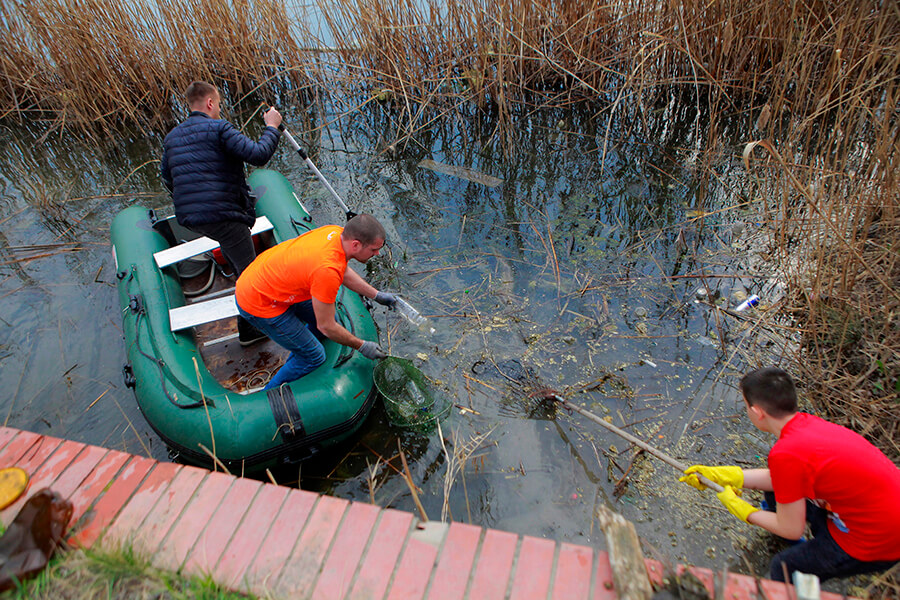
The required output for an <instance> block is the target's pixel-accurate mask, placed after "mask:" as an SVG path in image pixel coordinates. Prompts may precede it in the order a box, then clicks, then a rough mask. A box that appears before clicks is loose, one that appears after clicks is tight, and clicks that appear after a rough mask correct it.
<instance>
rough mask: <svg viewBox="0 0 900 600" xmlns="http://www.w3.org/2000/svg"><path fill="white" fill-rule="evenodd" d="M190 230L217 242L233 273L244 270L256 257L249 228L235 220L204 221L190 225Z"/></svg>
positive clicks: (237, 273)
mask: <svg viewBox="0 0 900 600" xmlns="http://www.w3.org/2000/svg"><path fill="white" fill-rule="evenodd" d="M189 229H190V230H192V231H196V232H197V233H199V234H200V235H205V236H206V237H208V238H210V239H213V240H215V241H217V242H219V246H220V247H221V248H222V254H223V255H224V256H225V259H226V260H227V261H228V262H229V263H231V268H232V269H234V274H235V275H236V276H237V275H240V274H241V273H243V272H244V269H246V268H247V267H248V266H250V263H252V262H253V259H254V258H256V250H255V249H254V248H253V238H252V237H251V236H250V228H249V227H247V226H246V225H244V224H243V223H238V222H236V221H220V222H218V223H205V224H203V225H191V226H190V227H189Z"/></svg>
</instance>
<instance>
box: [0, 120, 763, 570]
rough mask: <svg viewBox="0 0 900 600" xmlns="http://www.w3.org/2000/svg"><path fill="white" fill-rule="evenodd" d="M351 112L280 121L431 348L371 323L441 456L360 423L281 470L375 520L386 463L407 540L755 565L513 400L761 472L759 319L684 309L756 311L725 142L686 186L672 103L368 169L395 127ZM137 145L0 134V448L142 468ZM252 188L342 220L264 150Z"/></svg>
mask: <svg viewBox="0 0 900 600" xmlns="http://www.w3.org/2000/svg"><path fill="white" fill-rule="evenodd" d="M369 107H370V110H369V112H365V113H360V112H356V113H351V114H350V115H349V116H345V117H343V118H341V119H335V120H334V122H332V123H331V124H329V125H325V126H322V125H321V124H317V125H318V126H321V127H322V129H321V130H320V131H319V132H317V133H315V134H311V133H308V131H309V126H308V125H301V123H307V124H308V123H309V117H308V115H305V116H301V115H300V114H298V113H294V112H292V111H291V110H289V109H286V111H285V112H286V117H287V123H288V124H289V128H290V129H292V130H293V133H294V134H295V137H297V138H298V140H300V141H301V143H303V144H304V145H307V146H308V147H309V149H310V154H311V157H312V158H313V160H314V162H316V164H317V165H318V166H319V168H320V169H321V170H322V172H323V173H324V174H325V175H326V177H328V179H329V180H330V181H331V183H332V185H333V186H334V187H335V188H336V189H337V190H338V191H339V192H340V193H341V195H342V196H343V197H344V199H345V200H346V201H347V203H348V204H349V205H350V207H351V208H352V209H354V210H356V211H358V212H362V211H366V212H371V213H373V214H374V215H375V216H377V217H378V218H379V219H380V220H381V221H382V222H383V223H384V224H385V225H386V228H387V230H388V233H389V238H390V239H389V241H388V243H389V246H390V249H391V253H390V256H389V258H387V259H385V260H382V261H380V262H378V263H375V264H372V265H370V267H369V269H368V271H369V273H368V277H369V278H370V280H371V281H373V282H374V283H375V284H376V286H379V287H382V288H384V289H389V290H393V291H399V292H400V293H401V294H402V295H403V296H404V297H405V298H406V299H407V300H408V301H409V302H410V303H411V304H412V305H413V306H415V307H416V308H417V309H418V310H419V311H420V312H421V313H422V314H424V315H426V316H427V317H428V318H429V322H430V324H431V326H432V327H434V329H435V331H434V332H433V333H425V332H423V331H421V330H418V329H414V328H412V327H411V326H410V325H409V324H408V323H406V322H405V321H402V320H401V319H400V318H399V317H398V316H397V315H396V314H393V313H386V312H385V311H384V310H383V309H381V307H378V308H376V311H375V316H376V322H377V323H378V326H379V328H380V331H381V341H382V345H383V346H384V347H386V348H388V349H389V350H390V353H391V354H393V355H396V356H400V357H405V358H409V359H411V360H413V361H414V362H415V363H416V364H417V365H418V366H419V367H420V368H421V369H422V371H423V372H424V373H425V374H426V375H427V376H428V377H429V378H431V380H432V381H433V384H434V387H435V390H436V392H437V393H438V394H441V395H442V396H443V397H445V398H448V399H449V400H450V401H452V403H453V404H454V408H453V410H452V411H451V414H450V416H449V417H448V418H447V419H446V420H445V421H444V422H443V423H442V433H443V438H444V441H445V443H444V445H442V444H441V440H440V437H439V436H438V434H437V432H431V433H429V434H420V433H416V432H411V431H404V430H401V429H398V428H394V427H392V426H391V425H390V424H389V423H388V422H387V420H386V418H385V415H384V412H383V410H381V409H380V408H378V409H376V411H374V412H373V415H372V417H371V419H370V420H369V421H368V423H367V424H366V426H365V427H364V433H363V435H362V437H361V439H360V440H359V443H357V444H353V445H350V446H348V447H347V448H346V449H345V450H344V451H343V452H342V453H341V454H342V455H341V456H337V455H336V456H333V457H328V458H327V459H326V460H323V461H320V462H318V463H316V464H307V465H305V466H304V467H303V473H302V486H303V487H304V488H307V489H311V490H315V491H319V492H325V493H330V494H334V495H337V496H341V497H344V498H351V499H356V500H363V501H368V500H369V499H370V497H371V496H370V494H373V493H374V499H375V502H376V503H377V504H379V505H381V506H392V507H397V508H402V509H406V510H415V505H414V502H413V498H412V495H411V493H410V490H409V487H408V486H407V485H406V483H405V481H404V480H403V478H402V477H400V476H399V475H398V471H399V469H401V468H402V466H401V462H400V460H399V457H398V456H397V454H398V450H397V448H398V439H399V442H400V446H401V447H402V448H403V451H404V452H405V454H406V456H407V459H408V461H409V466H410V470H411V473H412V479H413V481H414V482H415V483H416V484H417V485H418V487H419V491H418V493H419V497H420V499H421V501H422V504H423V506H424V508H425V510H426V512H427V514H428V516H429V518H432V519H439V518H441V515H442V513H443V514H445V515H447V516H448V517H449V518H452V519H454V520H458V521H467V522H472V523H475V524H478V525H483V526H489V527H496V528H500V529H505V530H509V531H514V532H519V533H527V534H531V535H537V536H545V537H548V538H553V539H558V540H567V541H572V542H575V543H584V544H591V545H596V546H602V545H603V537H602V534H601V532H600V531H599V530H598V526H597V524H596V522H595V519H594V516H593V515H594V513H595V509H596V507H597V506H598V505H602V504H605V505H608V506H611V507H612V508H614V509H615V510H617V511H619V512H621V513H622V514H623V515H624V516H625V517H626V518H628V519H630V520H632V521H634V522H635V523H636V525H637V528H638V533H639V534H640V535H641V536H642V538H644V539H645V540H646V541H648V542H649V543H650V544H652V545H653V546H655V547H656V548H657V549H658V550H659V552H660V556H659V557H660V558H663V559H668V560H673V561H683V562H690V563H696V564H702V565H704V566H709V567H714V568H721V567H723V566H725V565H726V564H728V565H729V568H730V569H732V570H739V571H745V570H746V569H745V566H744V563H743V561H742V559H741V558H740V556H741V551H740V550H739V549H738V547H739V546H741V545H746V544H749V545H750V546H751V547H753V548H755V550H752V551H751V561H756V562H757V564H759V560H763V562H764V559H761V558H760V556H761V553H760V551H759V544H760V541H759V535H758V534H757V533H756V531H755V530H753V529H751V528H750V527H748V526H745V525H742V524H741V523H739V522H738V521H736V520H735V519H734V518H733V517H731V516H730V515H728V514H727V513H726V512H725V511H724V510H720V508H719V504H718V502H717V500H716V499H715V497H713V495H712V494H698V493H697V492H695V491H694V490H693V489H690V488H687V487H686V486H684V485H682V484H679V483H678V481H677V476H678V474H677V472H676V471H674V470H673V469H672V468H671V467H670V466H668V465H666V464H664V463H661V462H659V461H658V460H656V459H654V458H650V457H644V456H642V457H638V458H634V456H635V452H634V449H633V448H630V447H629V446H630V445H629V444H628V443H627V442H625V441H624V440H622V439H620V438H618V437H616V436H615V435H613V434H611V433H608V432H607V431H606V430H604V429H602V428H600V427H598V426H597V425H596V424H593V423H591V422H590V421H588V420H586V419H583V418H581V417H579V416H577V415H575V416H571V415H568V414H565V412H562V413H555V414H554V412H553V411H550V410H546V407H544V406H542V404H541V402H540V401H539V400H538V399H536V398H534V397H532V396H531V395H529V390H530V388H531V387H533V385H531V384H534V385H540V386H546V387H549V388H552V389H553V390H554V391H555V392H556V393H559V394H560V395H562V396H565V397H566V398H568V399H570V400H572V401H573V402H576V403H578V404H580V405H582V406H584V407H586V408H588V409H589V410H591V411H593V412H595V413H596V414H598V415H599V416H601V417H608V418H609V419H610V421H611V422H612V423H613V424H615V425H617V426H620V427H623V428H625V429H627V430H628V431H630V432H631V433H633V434H634V435H637V436H639V437H641V438H642V439H644V440H646V441H647V442H648V443H650V444H652V445H654V446H657V447H659V448H660V449H662V450H663V451H664V452H667V453H669V454H671V455H673V456H674V457H676V458H678V459H679V460H682V461H684V462H686V463H688V464H693V463H694V462H708V463H718V462H728V463H734V462H735V461H737V462H738V464H742V465H745V466H756V465H761V464H762V462H763V460H764V456H765V454H766V451H767V449H768V447H769V444H770V442H771V441H770V440H766V439H763V437H762V434H760V433H758V432H755V431H752V430H751V426H750V425H749V424H748V423H747V422H746V420H745V418H744V416H743V409H742V405H741V404H740V397H739V393H738V392H737V391H736V386H737V380H738V379H739V376H740V374H741V373H742V372H743V370H744V369H745V368H747V367H748V366H751V367H752V366H757V364H762V363H765V362H767V361H768V360H771V358H766V356H767V353H768V352H770V350H771V349H770V348H767V347H766V346H767V345H769V344H771V342H767V341H766V339H767V338H766V337H763V336H760V335H758V332H759V331H760V330H759V328H758V327H757V325H758V324H759V321H760V316H759V315H760V314H761V313H754V312H753V311H751V312H750V313H742V314H746V317H745V318H738V317H735V316H734V315H728V314H726V313H724V312H721V311H717V310H715V309H713V308H711V307H710V306H708V305H706V304H703V303H699V302H697V301H696V300H697V299H698V294H697V290H698V288H708V292H707V293H706V295H705V296H704V297H703V299H705V300H709V301H715V299H716V298H717V297H721V300H720V301H721V302H722V305H723V306H726V307H727V306H731V307H733V306H734V305H735V304H737V303H738V302H739V300H741V299H742V298H743V296H742V294H744V293H746V292H749V293H756V292H760V291H761V290H762V289H764V288H765V289H770V288H771V287H772V282H771V281H769V280H768V279H767V278H765V277H754V276H753V274H752V273H750V272H748V268H747V262H746V257H747V255H748V252H749V250H748V248H750V247H751V240H752V239H753V238H754V236H756V235H757V234H758V233H759V230H760V228H761V227H762V226H761V225H760V224H759V223H758V222H757V221H758V218H757V217H756V216H755V215H754V214H753V213H751V212H748V211H747V209H746V208H744V203H745V202H746V198H745V197H744V194H743V193H742V192H741V190H740V189H737V187H736V184H735V183H734V179H736V178H734V177H733V176H732V170H733V169H734V168H736V165H737V164H738V160H739V154H740V149H739V145H738V144H739V141H740V140H739V139H738V138H737V137H734V138H733V139H729V138H728V137H725V138H723V139H722V141H721V142H722V143H721V148H720V149H721V152H720V155H719V156H718V158H717V160H718V161H719V162H718V164H716V165H714V167H715V171H716V174H717V176H716V177H713V178H711V179H710V180H709V182H708V184H707V183H705V182H704V180H703V177H702V172H701V170H700V169H698V168H697V167H696V165H694V163H693V161H695V160H697V158H696V156H695V155H694V153H693V152H692V149H693V148H695V137H694V136H695V135H696V133H695V132H694V128H693V124H694V119H693V115H691V114H687V113H685V112H684V111H680V110H676V107H675V106H674V105H670V106H669V107H659V110H658V111H657V112H656V113H654V114H650V115H645V118H643V119H636V120H635V121H634V122H618V121H613V123H612V127H611V128H610V130H609V132H608V136H607V131H606V129H605V125H606V118H605V117H603V118H598V119H591V118H590V116H589V115H579V114H574V113H558V114H549V115H538V116H532V117H530V118H529V119H527V120H526V119H523V120H522V122H521V124H520V125H518V126H517V127H516V128H515V129H514V130H513V132H512V134H511V135H512V137H513V140H512V143H511V144H509V145H508V148H510V150H509V151H508V152H506V153H505V152H504V151H503V148H504V146H503V144H501V140H500V136H499V135H498V134H497V131H496V123H481V124H480V125H478V124H476V125H467V126H463V125H462V124H460V123H459V122H456V121H451V120H446V121H437V122H436V123H435V124H434V125H433V126H430V127H428V128H427V129H425V130H423V131H421V132H419V133H418V134H417V135H416V136H415V139H414V140H413V141H410V142H409V143H408V144H407V145H406V146H405V147H399V148H397V147H389V144H390V143H391V142H392V141H393V138H394V132H395V130H396V125H395V124H394V122H393V121H392V119H396V118H398V116H397V114H395V113H391V112H390V110H389V108H387V107H379V106H377V105H374V104H370V105H369ZM235 120H237V119H235ZM292 123H294V124H296V125H294V126H293V127H291V126H290V124H292ZM598 123H599V125H597V124H598ZM733 126H734V127H735V130H736V131H737V130H739V129H740V126H741V124H740V123H735V124H733ZM257 131H258V129H254V130H252V131H251V133H253V134H254V135H255V134H256V132H257ZM727 131H728V130H726V136H727V135H731V134H728V133H727ZM160 141H161V140H160V139H159V138H155V137H141V136H134V137H132V138H129V139H121V140H119V141H117V142H116V143H114V144H110V145H109V146H104V147H102V148H98V147H96V145H94V144H87V143H83V142H81V141H79V140H76V139H73V138H71V137H68V136H62V137H60V136H58V135H54V136H51V137H50V138H49V139H47V140H41V139H40V138H39V137H38V135H37V134H34V133H31V132H30V131H28V130H26V129H24V128H17V127H12V128H4V130H3V131H2V141H0V144H2V152H0V156H2V158H0V184H2V188H0V194H2V195H0V235H2V240H0V367H2V371H0V388H2V389H3V390H5V393H4V394H3V395H2V398H3V401H2V403H0V411H2V418H3V420H4V422H5V423H7V424H8V425H10V426H14V427H19V428H23V429H28V430H32V431H36V432H39V433H43V434H50V435H55V436H60V437H66V438H70V439H75V440H78V441H82V442H87V443H91V444H99V445H104V446H107V447H112V448H117V449H120V450H125V451H128V452H132V453H138V454H145V455H146V454H149V455H151V456H153V457H155V458H158V459H166V458H167V452H166V449H165V448H164V447H163V445H162V443H161V442H160V440H159V439H158V438H156V436H155V435H154V434H153V432H152V431H151V430H150V428H149V427H148V426H147V424H146V423H145V422H144V421H143V418H142V417H141V415H140V413H139V411H138V409H137V406H136V404H135V401H134V398H133V396H132V394H131V392H130V391H129V390H127V389H126V388H125V387H124V385H123V382H122V374H121V368H122V365H123V363H124V362H125V349H124V344H123V341H122V336H121V324H120V316H119V307H118V304H117V301H116V297H115V288H114V267H113V265H112V259H111V255H110V249H109V232H108V229H109V224H110V222H111V221H112V218H113V217H114V215H115V214H116V212H117V211H118V210H120V209H121V208H123V207H125V206H127V205H130V204H132V203H139V204H141V205H144V206H146V207H148V208H156V209H163V210H165V209H167V208H168V207H169V200H168V198H167V196H166V194H165V193H164V192H163V188H162V185H161V183H160V181H159V179H158V177H157V169H158V163H157V162H154V161H156V160H157V159H158V157H159V151H160ZM422 161H426V162H424V163H423V162H422ZM429 161H430V162H429ZM269 167H270V168H273V169H276V170H278V171H280V172H282V173H284V174H285V175H286V176H287V177H288V179H289V180H290V181H291V182H292V183H293V184H294V186H295V188H296V189H297V192H298V195H299V196H300V197H301V198H303V199H304V203H305V204H306V206H307V207H308V208H309V209H310V210H311V211H312V213H313V215H314V216H315V218H316V219H317V221H318V222H319V224H325V223H341V222H343V213H342V211H341V210H340V209H339V208H338V207H337V206H336V204H334V203H333V201H332V200H331V199H330V197H329V196H328V195H327V192H326V191H325V190H324V189H323V188H322V186H321V184H319V182H318V181H317V180H315V179H314V178H313V176H312V174H311V173H309V172H308V171H307V170H306V168H305V167H304V165H303V164H302V163H301V162H300V160H299V159H298V158H297V156H296V155H295V154H293V153H292V152H290V151H289V149H288V147H287V145H286V144H282V145H281V146H280V149H279V151H278V153H277V155H276V157H275V158H274V159H273V161H272V162H271V163H270V164H269ZM496 180H500V181H499V182H498V181H496ZM703 215H705V216H704V217H703V218H700V217H701V216H703ZM765 302H766V298H764V304H765ZM511 360H515V361H518V362H517V363H511V362H510V361H511ZM512 364H517V365H518V366H519V367H520V368H521V372H520V374H521V373H526V374H527V376H519V377H513V379H515V381H513V382H510V381H509V380H508V379H505V378H504V377H502V376H499V375H498V374H497V372H496V371H497V369H496V365H499V366H501V367H504V368H511V367H510V365H512ZM523 382H524V383H526V384H529V385H524V386H523V385H522V383H523ZM445 447H446V449H445ZM448 455H449V456H450V457H451V458H450V459H448ZM379 459H381V460H379ZM385 461H388V462H387V464H386V463H385ZM448 469H449V470H452V471H453V473H454V475H455V477H454V479H453V480H452V482H450V483H452V485H451V484H450V483H448V477H447V473H448ZM624 471H627V472H628V476H627V477H623V472H624ZM277 476H278V477H279V478H280V479H282V480H284V481H288V480H290V479H291V478H293V479H296V477H297V474H296V473H279V474H277ZM445 498H446V502H445Z"/></svg>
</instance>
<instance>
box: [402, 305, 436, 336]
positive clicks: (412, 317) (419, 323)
mask: <svg viewBox="0 0 900 600" xmlns="http://www.w3.org/2000/svg"><path fill="white" fill-rule="evenodd" d="M397 311H398V312H399V313H400V314H401V315H403V317H404V318H405V319H406V320H407V321H409V322H410V323H412V324H413V325H415V326H416V327H418V328H419V329H421V330H422V331H426V332H428V333H434V327H429V326H428V319H426V318H425V317H423V316H422V315H420V314H419V311H417V310H416V309H415V308H413V307H412V306H411V305H410V303H409V302H407V301H406V300H404V299H403V298H397Z"/></svg>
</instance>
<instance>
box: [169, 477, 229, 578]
mask: <svg viewBox="0 0 900 600" xmlns="http://www.w3.org/2000/svg"><path fill="white" fill-rule="evenodd" d="M234 481H235V478H234V477H232V476H231V475H226V474H224V473H209V474H208V475H207V476H206V478H205V479H204V480H203V483H201V484H200V487H198V488H197V491H196V492H195V493H194V497H193V499H192V500H191V502H190V504H188V506H187V508H185V509H184V512H182V513H181V517H180V518H179V519H178V521H177V522H176V523H175V525H174V526H173V527H172V530H171V531H170V532H169V536H168V537H167V538H166V539H165V541H164V542H163V543H162V546H160V548H159V552H157V553H156V555H155V556H154V557H153V564H154V565H156V566H158V567H160V568H163V569H168V570H170V571H177V570H178V569H180V568H181V565H183V564H184V561H185V560H186V559H187V557H188V555H189V554H191V553H192V552H193V549H194V544H196V543H197V540H198V539H199V538H200V535H201V534H202V533H203V531H204V529H206V526H207V525H208V524H209V521H210V519H211V517H212V515H213V513H215V512H216V510H217V509H218V507H219V505H220V504H221V503H222V498H224V497H225V494H226V493H227V492H228V489H229V488H230V487H231V484H232V483H233V482H234Z"/></svg>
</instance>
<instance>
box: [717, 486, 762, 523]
mask: <svg viewBox="0 0 900 600" xmlns="http://www.w3.org/2000/svg"><path fill="white" fill-rule="evenodd" d="M716 497H717V498H718V499H719V502H721V503H722V504H724V505H725V508H727V509H728V512H730V513H731V514H733V515H734V516H736V517H737V518H738V519H740V520H741V521H743V522H744V523H749V521H748V520H747V518H748V517H749V516H750V515H752V514H753V513H755V512H756V511H758V510H759V509H758V508H756V507H755V506H753V505H751V504H750V503H749V502H746V501H744V500H741V499H740V498H739V497H738V495H737V494H735V493H734V488H732V487H731V486H730V485H726V486H725V489H724V490H722V491H721V492H719V493H718V494H716Z"/></svg>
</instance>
